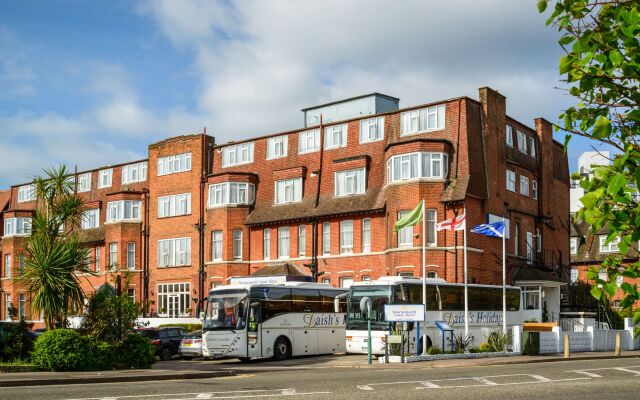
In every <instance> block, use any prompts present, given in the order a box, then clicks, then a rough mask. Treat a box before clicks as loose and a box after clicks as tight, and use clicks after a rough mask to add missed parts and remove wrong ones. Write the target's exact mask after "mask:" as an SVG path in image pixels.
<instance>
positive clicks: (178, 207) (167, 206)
mask: <svg viewBox="0 0 640 400" xmlns="http://www.w3.org/2000/svg"><path fill="white" fill-rule="evenodd" d="M188 214H191V193H181V194H172V195H169V196H161V197H158V218H165V217H176V216H178V215H188Z"/></svg>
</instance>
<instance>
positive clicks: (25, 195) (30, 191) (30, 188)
mask: <svg viewBox="0 0 640 400" xmlns="http://www.w3.org/2000/svg"><path fill="white" fill-rule="evenodd" d="M35 199H36V185H22V186H20V187H19V188H18V203H26V202H27V201H34V200H35Z"/></svg>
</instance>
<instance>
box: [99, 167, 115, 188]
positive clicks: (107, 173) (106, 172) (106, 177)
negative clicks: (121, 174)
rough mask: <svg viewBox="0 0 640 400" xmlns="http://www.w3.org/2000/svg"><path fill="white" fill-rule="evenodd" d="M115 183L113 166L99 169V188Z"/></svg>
mask: <svg viewBox="0 0 640 400" xmlns="http://www.w3.org/2000/svg"><path fill="white" fill-rule="evenodd" d="M112 184H113V168H107V169H101V170H100V171H98V189H104V188H108V187H111V185H112Z"/></svg>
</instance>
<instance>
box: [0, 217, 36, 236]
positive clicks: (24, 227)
mask: <svg viewBox="0 0 640 400" xmlns="http://www.w3.org/2000/svg"><path fill="white" fill-rule="evenodd" d="M30 234H31V218H28V217H16V218H7V219H5V220H4V236H17V235H22V236H28V235H30Z"/></svg>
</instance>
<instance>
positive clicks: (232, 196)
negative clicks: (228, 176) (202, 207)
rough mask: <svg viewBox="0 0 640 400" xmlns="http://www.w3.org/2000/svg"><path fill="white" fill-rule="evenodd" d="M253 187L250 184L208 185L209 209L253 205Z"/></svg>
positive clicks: (225, 183) (227, 183)
mask: <svg viewBox="0 0 640 400" xmlns="http://www.w3.org/2000/svg"><path fill="white" fill-rule="evenodd" d="M254 197H255V187H254V185H253V184H252V183H245V182H224V183H216V184H213V185H209V201H208V206H209V207H218V206H226V205H245V204H246V205H248V204H253V200H254Z"/></svg>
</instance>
